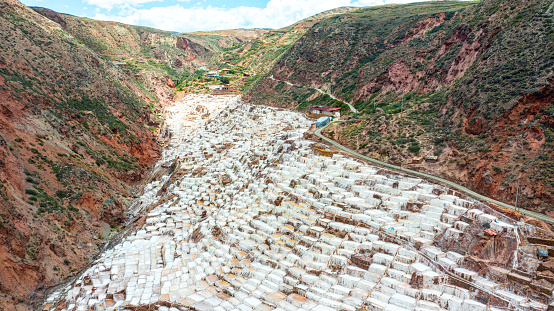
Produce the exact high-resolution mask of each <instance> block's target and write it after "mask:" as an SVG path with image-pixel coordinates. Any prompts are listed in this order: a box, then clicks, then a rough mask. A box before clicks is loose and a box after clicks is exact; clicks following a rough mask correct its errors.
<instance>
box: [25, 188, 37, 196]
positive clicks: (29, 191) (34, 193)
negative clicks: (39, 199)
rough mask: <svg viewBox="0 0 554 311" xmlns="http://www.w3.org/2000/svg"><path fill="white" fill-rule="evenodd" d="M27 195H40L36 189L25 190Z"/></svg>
mask: <svg viewBox="0 0 554 311" xmlns="http://www.w3.org/2000/svg"><path fill="white" fill-rule="evenodd" d="M25 193H26V194H28V195H38V191H36V190H35V189H25Z"/></svg>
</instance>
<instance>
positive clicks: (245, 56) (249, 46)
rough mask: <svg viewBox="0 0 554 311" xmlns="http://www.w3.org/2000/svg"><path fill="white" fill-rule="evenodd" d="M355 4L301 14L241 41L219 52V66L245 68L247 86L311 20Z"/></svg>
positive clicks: (247, 86)
mask: <svg viewBox="0 0 554 311" xmlns="http://www.w3.org/2000/svg"><path fill="white" fill-rule="evenodd" d="M358 9H359V8H357V7H340V8H336V9H332V10H328V11H325V12H321V13H319V14H316V15H314V16H311V17H308V18H305V19H303V20H301V21H298V22H296V23H294V24H292V25H290V26H287V27H283V28H280V29H275V30H268V31H266V32H265V33H262V34H260V36H258V37H256V38H251V39H249V40H245V41H241V42H240V43H237V44H234V45H232V46H230V47H224V48H223V49H222V51H221V52H219V55H218V59H220V60H221V62H220V66H219V67H220V68H226V67H228V66H235V65H240V66H243V67H244V68H247V69H248V72H249V73H250V74H251V76H250V77H249V78H248V79H246V81H244V83H243V85H242V89H243V90H248V89H249V88H250V86H251V85H252V84H254V83H255V82H256V81H257V80H258V79H259V78H261V77H262V76H263V75H264V74H265V73H267V72H268V71H269V70H270V69H271V68H272V67H273V66H274V65H275V62H276V61H277V60H279V59H280V57H281V56H282V55H283V54H284V53H285V52H287V51H288V50H289V49H290V48H291V47H292V45H293V44H294V43H295V42H296V40H298V39H299V38H300V37H302V36H303V35H304V34H305V33H306V32H307V31H308V30H309V29H310V28H311V27H312V26H313V25H314V24H316V23H317V22H319V21H322V20H324V19H326V18H329V17H331V16H335V15H338V14H343V13H347V12H352V11H355V10H358Z"/></svg>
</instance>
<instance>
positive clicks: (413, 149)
mask: <svg viewBox="0 0 554 311" xmlns="http://www.w3.org/2000/svg"><path fill="white" fill-rule="evenodd" d="M420 150H421V147H420V146H419V145H412V146H410V147H408V151H410V152H411V153H413V154H419V151H420Z"/></svg>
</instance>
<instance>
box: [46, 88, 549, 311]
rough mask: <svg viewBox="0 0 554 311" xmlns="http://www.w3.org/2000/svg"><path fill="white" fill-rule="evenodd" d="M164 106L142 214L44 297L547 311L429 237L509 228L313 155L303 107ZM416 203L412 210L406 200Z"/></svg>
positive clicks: (394, 180)
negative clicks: (473, 227)
mask: <svg viewBox="0 0 554 311" xmlns="http://www.w3.org/2000/svg"><path fill="white" fill-rule="evenodd" d="M166 115H167V120H166V123H165V127H166V131H165V133H166V135H167V136H168V137H170V138H169V141H168V142H167V146H166V149H165V151H164V152H163V156H162V160H161V161H160V162H159V164H158V166H157V168H156V169H155V171H157V172H158V173H159V172H164V171H163V170H164V169H165V170H166V172H167V173H165V175H164V176H163V177H161V179H160V180H157V181H153V182H151V183H150V184H148V185H147V187H146V188H145V189H144V192H143V194H142V196H141V197H140V198H139V199H137V200H136V202H135V204H134V205H133V207H132V208H133V209H132V215H134V216H138V217H139V219H140V220H139V221H137V222H136V224H135V227H134V228H133V230H131V231H132V232H131V233H129V234H128V235H126V236H125V237H124V238H123V239H122V241H121V242H120V243H118V244H117V245H116V246H115V247H113V248H111V249H109V250H107V251H105V252H104V253H103V254H102V255H101V257H100V258H99V259H98V260H97V261H96V262H94V263H93V264H92V265H91V266H90V268H88V269H87V270H86V271H84V273H82V275H81V276H80V277H79V278H78V279H77V280H76V281H75V282H73V283H71V284H68V285H67V286H65V287H64V288H62V289H60V290H58V291H56V292H54V293H53V294H52V295H51V296H50V297H49V298H48V302H49V303H51V304H52V306H51V308H52V309H56V310H171V311H175V310H191V309H192V310H272V309H275V310H359V309H361V308H362V307H365V309H366V310H464V311H469V310H500V309H507V308H510V309H514V308H517V309H521V310H546V305H544V304H541V303H538V302H534V301H532V300H529V299H528V298H526V297H523V296H519V295H516V294H514V293H513V292H510V291H509V289H508V288H507V287H505V286H504V285H503V284H497V283H495V282H494V281H492V280H490V279H485V278H483V277H480V276H479V275H478V274H477V273H476V272H473V271H471V270H468V269H466V268H463V267H462V261H463V258H464V256H463V255H462V254H458V253H455V252H443V251H442V250H441V249H439V248H437V247H433V246H431V245H432V243H433V239H434V238H435V237H436V236H437V235H439V234H443V235H442V236H443V237H450V238H458V237H459V236H461V235H463V234H464V232H463V230H464V228H465V227H466V226H467V225H468V224H467V223H466V222H464V221H462V219H464V220H466V221H467V220H468V219H472V220H476V221H492V222H491V225H492V226H493V229H495V230H497V231H505V232H506V233H507V234H516V235H517V232H514V226H513V224H511V223H508V222H505V221H502V220H501V219H497V218H496V216H493V215H491V214H487V213H485V212H483V211H482V210H481V209H477V206H478V205H477V204H476V203H475V202H471V201H468V200H464V199H460V198H459V197H457V196H453V195H445V194H442V195H437V194H434V193H437V191H438V190H439V192H441V193H445V191H446V190H447V189H445V188H442V187H441V186H438V185H436V184H432V183H429V182H427V181H424V180H421V179H418V178H411V177H406V176H399V175H394V174H392V173H390V172H387V171H384V170H381V169H380V168H377V167H374V166H370V165H367V164H365V163H362V162H360V161H357V160H354V159H352V158H348V157H346V156H343V155H340V154H335V155H334V156H333V157H332V158H330V157H323V156H319V155H316V154H315V153H314V151H313V147H314V143H313V142H311V141H308V140H305V139H303V138H302V137H303V133H304V132H305V131H306V130H307V129H308V127H309V126H310V123H311V121H308V120H306V119H305V118H304V117H303V116H302V115H301V114H299V113H295V112H291V111H286V110H282V109H275V108H270V107H264V106H254V105H250V104H247V103H243V102H241V100H240V97H235V96H233V97H230V96H222V97H212V96H208V95H195V96H188V97H186V98H185V99H184V100H183V101H182V102H178V103H174V104H173V105H172V106H171V107H169V108H167V111H166ZM172 163H173V165H171V164H172ZM168 167H169V169H168ZM414 204H416V205H418V206H420V207H421V208H420V210H419V211H418V212H413V211H409V210H408V209H407V208H406V207H407V206H410V205H414ZM462 217H463V218H462ZM495 220H496V222H495ZM414 246H416V247H417V248H416V247H414ZM447 273H449V274H451V275H452V276H453V277H458V278H459V279H460V280H462V281H463V280H465V281H466V282H467V283H468V284H469V283H471V284H472V285H474V286H476V287H478V288H481V289H482V292H486V293H489V294H490V295H491V297H496V300H495V301H496V302H497V304H496V305H497V307H499V308H496V307H492V304H488V305H486V304H483V303H481V302H479V301H478V300H479V299H477V297H476V296H477V294H476V293H475V292H474V291H470V290H468V289H464V288H462V287H458V286H455V285H452V284H450V283H449V282H448V278H447ZM418 280H419V282H418ZM141 306H142V308H137V307H141ZM500 307H501V308H500Z"/></svg>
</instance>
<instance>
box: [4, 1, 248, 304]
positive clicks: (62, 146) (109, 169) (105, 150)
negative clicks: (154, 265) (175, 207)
mask: <svg viewBox="0 0 554 311" xmlns="http://www.w3.org/2000/svg"><path fill="white" fill-rule="evenodd" d="M37 11H39V12H40V13H41V14H44V15H45V16H46V17H48V18H46V17H44V16H42V15H40V14H38V13H37V12H36V11H34V10H32V9H30V8H28V7H26V6H24V5H22V4H21V3H19V2H18V1H15V0H3V1H0V29H1V36H2V40H0V51H1V52H0V309H2V310H15V309H17V310H25V309H33V307H32V304H33V303H36V302H38V301H39V300H40V298H41V297H42V295H43V293H44V290H45V289H47V288H48V287H50V286H53V285H55V284H58V283H60V282H62V281H64V280H65V279H66V278H67V277H69V276H72V275H74V274H75V273H76V272H77V271H79V270H81V269H82V268H83V267H84V266H86V264H87V263H88V262H89V261H90V259H91V258H93V256H95V255H96V254H98V252H99V249H100V248H101V246H102V245H103V244H105V243H106V242H107V239H108V238H109V237H110V236H112V235H113V234H115V233H116V232H117V231H119V228H120V226H121V224H122V222H123V221H124V219H126V215H125V210H126V208H127V206H128V204H129V203H130V201H131V199H132V198H133V184H134V183H136V182H138V181H139V180H141V178H142V177H143V176H144V174H145V173H146V172H147V171H148V169H149V168H150V166H151V165H152V164H153V163H155V161H156V160H157V159H158V155H159V147H158V145H157V144H156V142H155V140H154V134H155V133H156V131H157V128H158V127H159V126H160V124H161V122H162V119H161V115H159V112H160V111H161V109H160V108H161V107H162V106H163V105H164V104H165V103H167V102H169V101H171V100H172V98H173V95H174V90H173V88H174V82H175V81H174V80H178V79H179V78H180V77H182V76H184V75H186V74H187V72H189V71H191V69H192V68H194V67H195V66H198V65H201V64H205V63H206V62H208V61H209V60H210V58H211V57H212V56H213V55H214V51H217V49H218V48H219V46H220V45H223V46H224V45H230V44H233V43H235V42H238V41H237V40H239V39H237V38H240V36H238V37H237V36H235V37H232V36H230V35H228V34H226V35H225V36H217V35H214V34H211V35H210V36H209V40H208V39H206V40H202V38H204V37H207V36H206V35H198V36H196V37H195V38H193V37H194V36H195V35H192V34H191V35H190V36H189V37H185V36H179V35H176V34H170V33H167V32H163V31H157V30H153V29H146V28H141V27H132V26H127V25H122V24H117V23H105V22H96V21H91V20H86V19H80V18H76V17H70V16H66V15H62V14H58V13H55V12H52V11H49V10H46V9H37ZM210 40H211V41H210Z"/></svg>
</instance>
